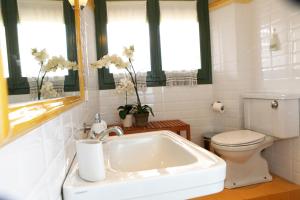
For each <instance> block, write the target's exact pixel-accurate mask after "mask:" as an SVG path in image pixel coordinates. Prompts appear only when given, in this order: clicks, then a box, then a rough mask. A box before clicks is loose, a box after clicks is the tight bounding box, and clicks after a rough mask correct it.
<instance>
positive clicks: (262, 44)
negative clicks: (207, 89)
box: [210, 0, 300, 184]
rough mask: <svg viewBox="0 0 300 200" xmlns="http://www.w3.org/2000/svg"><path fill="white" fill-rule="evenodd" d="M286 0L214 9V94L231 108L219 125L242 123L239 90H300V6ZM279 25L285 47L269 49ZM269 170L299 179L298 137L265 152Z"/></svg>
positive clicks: (219, 127)
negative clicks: (274, 29)
mask: <svg viewBox="0 0 300 200" xmlns="http://www.w3.org/2000/svg"><path fill="white" fill-rule="evenodd" d="M288 2H290V1H286V0H264V1H261V0H254V1H252V3H250V4H230V5H228V6H225V7H223V8H221V9H218V10H215V11H212V12H211V13H210V19H211V34H212V46H213V48H212V51H213V63H214V64H213V67H214V68H213V70H214V73H213V74H214V76H213V77H214V84H213V93H214V99H220V100H222V101H223V102H224V104H225V107H226V108H227V109H226V111H227V113H225V114H224V115H221V116H220V115H219V116H218V115H216V116H215V120H214V127H215V128H216V130H220V131H221V130H232V129H238V128H241V127H243V109H242V107H241V105H242V99H241V95H242V94H243V93H245V92H249V91H268V92H270V91H274V92H292V93H295V92H300V87H299V85H300V76H299V75H300V73H299V72H300V48H299V47H300V9H299V5H298V6H295V5H293V4H289V3H288ZM273 28H276V30H277V32H278V35H279V39H280V41H281V50H280V51H276V52H271V51H270V50H269V43H270V36H271V34H270V33H271V30H272V29H273ZM265 156H266V157H267V159H268V161H269V165H270V169H271V172H272V173H274V174H277V175H279V176H282V177H284V178H286V179H288V180H290V181H292V182H295V183H298V184H300V138H296V139H290V140H281V141H278V142H275V144H274V145H273V146H272V147H270V148H268V149H267V151H266V152H265Z"/></svg>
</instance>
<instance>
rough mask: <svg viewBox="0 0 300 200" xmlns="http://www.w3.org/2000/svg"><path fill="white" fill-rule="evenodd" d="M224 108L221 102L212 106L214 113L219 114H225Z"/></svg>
mask: <svg viewBox="0 0 300 200" xmlns="http://www.w3.org/2000/svg"><path fill="white" fill-rule="evenodd" d="M224 108H225V107H224V105H223V104H222V103H221V102H219V101H216V102H214V103H213V105H212V109H213V111H215V112H218V113H224V111H225V109H224Z"/></svg>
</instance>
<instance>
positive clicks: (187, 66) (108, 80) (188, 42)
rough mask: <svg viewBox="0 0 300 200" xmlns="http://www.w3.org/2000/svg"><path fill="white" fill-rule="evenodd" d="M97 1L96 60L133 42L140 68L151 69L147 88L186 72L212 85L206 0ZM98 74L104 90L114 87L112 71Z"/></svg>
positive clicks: (161, 84) (194, 80)
mask: <svg viewBox="0 0 300 200" xmlns="http://www.w3.org/2000/svg"><path fill="white" fill-rule="evenodd" d="M94 2H95V19H96V24H95V25H96V34H97V38H98V42H97V44H96V45H97V56H98V59H100V58H101V57H102V56H104V55H105V54H107V53H108V52H109V53H112V52H113V53H120V51H121V49H122V47H123V46H126V45H128V44H130V43H132V44H134V45H135V46H136V50H137V53H136V63H138V64H137V65H138V67H140V68H139V70H141V71H146V70H147V78H146V81H147V85H148V86H164V85H166V80H167V79H168V77H170V74H172V73H167V74H166V73H165V72H170V71H182V70H189V71H192V72H193V74H192V76H190V75H187V76H186V77H187V78H192V80H193V82H196V84H211V82H212V77H211V52H210V51H211V50H210V31H209V11H208V0H181V1H176V0H173V1H168V0H165V1H164V0H161V1H160V0H146V2H145V3H143V1H128V0H127V1H106V0H94ZM145 4H146V8H145ZM142 10H143V11H142ZM144 10H146V14H144V13H145V11H144ZM125 13H126V14H125ZM137 13H140V14H137ZM145 16H147V22H146V21H145ZM127 23H128V24H127ZM142 24H143V25H142ZM123 25H124V26H123ZM146 25H148V28H146ZM146 32H148V33H146ZM148 36H149V38H148ZM142 44H143V45H142ZM149 54H150V56H149ZM148 56H149V57H148ZM149 61H150V64H149ZM135 66H136V65H135ZM145 66H146V67H145ZM149 66H150V67H149ZM111 71H112V72H115V71H114V70H111ZM175 73H177V72H175ZM175 73H173V74H175ZM98 75H99V79H98V80H99V88H100V89H113V88H115V83H114V79H113V74H111V73H109V70H108V69H106V68H102V69H99V70H98ZM166 75H168V76H166ZM180 76H181V75H180ZM180 78H181V79H182V80H183V81H185V77H180Z"/></svg>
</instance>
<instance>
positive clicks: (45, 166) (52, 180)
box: [0, 8, 99, 200]
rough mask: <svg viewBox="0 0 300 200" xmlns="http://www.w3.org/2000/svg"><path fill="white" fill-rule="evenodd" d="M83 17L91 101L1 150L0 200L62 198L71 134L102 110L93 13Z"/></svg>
mask: <svg viewBox="0 0 300 200" xmlns="http://www.w3.org/2000/svg"><path fill="white" fill-rule="evenodd" d="M82 18H83V20H84V21H82V26H83V27H85V29H84V28H83V30H82V34H83V41H84V46H85V47H86V51H85V60H84V63H85V66H86V67H85V76H86V77H88V78H86V91H87V94H88V101H86V102H85V103H82V104H81V105H78V106H76V107H74V108H72V109H71V110H69V111H67V112H65V113H63V114H61V115H60V116H58V117H56V118H55V119H53V120H50V121H49V122H47V123H45V124H43V125H42V126H40V127H38V128H36V129H34V130H32V131H30V132H29V133H28V134H26V135H25V136H23V137H21V138H19V139H17V140H15V141H14V142H12V143H10V144H8V145H6V146H4V147H3V148H1V150H0V163H1V164H0V199H2V198H1V195H3V194H5V193H6V194H7V195H9V194H11V195H14V197H16V198H18V199H28V200H35V199H36V200H41V199H42V200H47V199H49V200H50V199H51V200H58V199H61V187H62V183H63V181H64V178H65V175H66V173H67V170H68V168H69V166H70V163H71V162H72V160H73V158H74V155H75V146H74V144H75V143H74V138H73V136H72V135H73V134H78V131H79V129H80V128H82V124H83V122H92V120H93V118H94V115H95V113H96V112H98V108H99V105H98V98H99V92H98V86H97V84H98V82H97V73H96V71H95V70H91V69H89V68H88V67H87V66H88V63H91V62H94V61H95V60H96V49H95V41H96V40H95V34H94V32H93V31H94V27H95V26H94V15H93V12H92V10H91V9H90V8H85V9H84V13H83V16H82ZM85 30H89V31H85ZM86 41H94V42H89V43H86ZM86 55H87V56H86Z"/></svg>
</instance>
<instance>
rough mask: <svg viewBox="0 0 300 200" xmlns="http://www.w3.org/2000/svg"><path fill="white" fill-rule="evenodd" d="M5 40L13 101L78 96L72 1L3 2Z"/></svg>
mask: <svg viewBox="0 0 300 200" xmlns="http://www.w3.org/2000/svg"><path fill="white" fill-rule="evenodd" d="M0 43H1V52H2V57H3V59H2V60H3V65H4V74H5V77H6V78H7V84H8V93H9V103H10V104H15V103H20V102H30V101H37V100H45V99H53V98H58V97H66V96H74V95H75V96H76V95H79V80H78V66H77V52H76V36H75V16H74V10H73V8H72V6H71V5H70V4H69V2H68V0H1V17H0Z"/></svg>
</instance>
